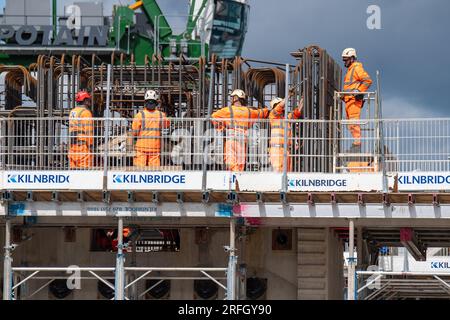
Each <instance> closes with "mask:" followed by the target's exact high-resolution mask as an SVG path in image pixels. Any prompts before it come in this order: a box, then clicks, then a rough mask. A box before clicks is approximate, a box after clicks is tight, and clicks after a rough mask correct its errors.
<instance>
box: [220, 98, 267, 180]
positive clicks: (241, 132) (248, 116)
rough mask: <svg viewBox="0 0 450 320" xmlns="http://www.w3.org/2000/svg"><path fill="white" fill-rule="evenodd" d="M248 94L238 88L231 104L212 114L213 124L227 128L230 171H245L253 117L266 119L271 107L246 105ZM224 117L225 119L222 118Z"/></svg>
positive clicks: (227, 154)
mask: <svg viewBox="0 0 450 320" xmlns="http://www.w3.org/2000/svg"><path fill="white" fill-rule="evenodd" d="M246 98H247V96H246V94H245V92H244V91H242V90H240V89H237V90H234V91H233V92H232V93H231V106H229V107H224V108H222V109H220V110H218V111H216V112H214V113H213V114H212V116H211V117H212V118H213V119H215V120H213V121H212V123H213V125H214V126H215V127H216V128H220V129H222V128H223V129H225V132H226V136H225V138H226V141H225V155H224V160H225V165H226V168H227V170H230V171H244V168H245V159H246V154H247V140H248V137H247V135H248V129H249V128H250V127H251V126H252V125H253V124H254V123H255V120H252V119H265V118H267V117H268V116H269V109H268V108H264V109H254V108H250V107H247V106H246V100H247V99H246ZM220 119H223V120H220Z"/></svg>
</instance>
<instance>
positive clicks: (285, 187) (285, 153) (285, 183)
mask: <svg viewBox="0 0 450 320" xmlns="http://www.w3.org/2000/svg"><path fill="white" fill-rule="evenodd" d="M289 69H290V67H289V64H286V80H285V81H286V84H285V96H284V125H283V127H284V146H283V147H284V148H283V149H284V150H283V184H282V186H283V192H284V193H286V192H287V191H288V178H287V171H288V151H287V148H288V142H287V139H288V130H289V129H290V128H289V123H288V112H289Z"/></svg>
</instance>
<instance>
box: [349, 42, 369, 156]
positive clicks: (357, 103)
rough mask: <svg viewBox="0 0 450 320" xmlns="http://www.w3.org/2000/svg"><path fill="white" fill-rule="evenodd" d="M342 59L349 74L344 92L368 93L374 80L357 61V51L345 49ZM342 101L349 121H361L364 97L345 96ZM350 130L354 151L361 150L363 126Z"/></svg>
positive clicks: (353, 127)
mask: <svg viewBox="0 0 450 320" xmlns="http://www.w3.org/2000/svg"><path fill="white" fill-rule="evenodd" d="M342 59H343V61H344V64H345V67H346V68H347V74H346V75H345V78H344V91H346V92H366V91H367V90H368V89H369V87H370V86H371V84H372V79H370V76H369V74H368V73H367V72H366V71H365V70H364V68H363V65H362V63H360V62H357V61H356V59H357V55H356V50H355V49H353V48H347V49H345V50H344V51H343V52H342ZM342 100H343V101H344V102H345V112H346V115H347V119H349V120H360V119H361V109H362V107H363V106H364V95H362V94H360V95H344V97H343V99H342ZM349 129H350V133H351V134H352V136H353V139H354V141H353V145H352V149H353V150H355V149H357V150H360V147H361V126H360V125H359V124H351V125H350V126H349Z"/></svg>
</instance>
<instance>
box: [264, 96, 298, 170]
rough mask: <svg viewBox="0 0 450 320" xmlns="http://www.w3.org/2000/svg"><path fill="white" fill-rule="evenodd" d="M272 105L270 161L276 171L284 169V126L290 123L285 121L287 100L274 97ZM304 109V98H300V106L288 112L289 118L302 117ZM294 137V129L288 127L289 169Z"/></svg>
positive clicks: (270, 116) (270, 115)
mask: <svg viewBox="0 0 450 320" xmlns="http://www.w3.org/2000/svg"><path fill="white" fill-rule="evenodd" d="M270 107H271V109H272V111H270V114H269V119H270V144H269V147H270V148H269V155H270V163H271V164H272V168H273V170H274V171H275V172H281V171H283V166H284V135H285V131H284V128H286V127H287V128H289V124H288V125H286V124H285V123H284V119H285V100H284V99H282V98H278V97H277V98H274V99H272V101H271V102H270ZM302 111H303V99H302V100H300V104H299V106H298V107H297V108H296V109H295V110H294V111H292V112H290V113H289V114H288V119H289V120H292V119H301V118H302V117H303V115H302ZM291 137H292V131H291V130H290V129H288V132H287V138H288V141H287V142H288V143H287V146H288V150H287V152H286V154H287V156H288V162H287V165H288V167H287V171H290V170H291V161H290V157H289V146H290V145H291V140H290V138H291Z"/></svg>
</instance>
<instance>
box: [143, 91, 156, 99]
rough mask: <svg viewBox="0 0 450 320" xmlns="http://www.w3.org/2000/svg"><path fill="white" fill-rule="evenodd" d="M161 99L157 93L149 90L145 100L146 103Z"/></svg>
mask: <svg viewBox="0 0 450 320" xmlns="http://www.w3.org/2000/svg"><path fill="white" fill-rule="evenodd" d="M158 99H159V96H158V94H157V93H156V91H154V90H147V91H146V92H145V97H144V100H145V101H148V100H158Z"/></svg>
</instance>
